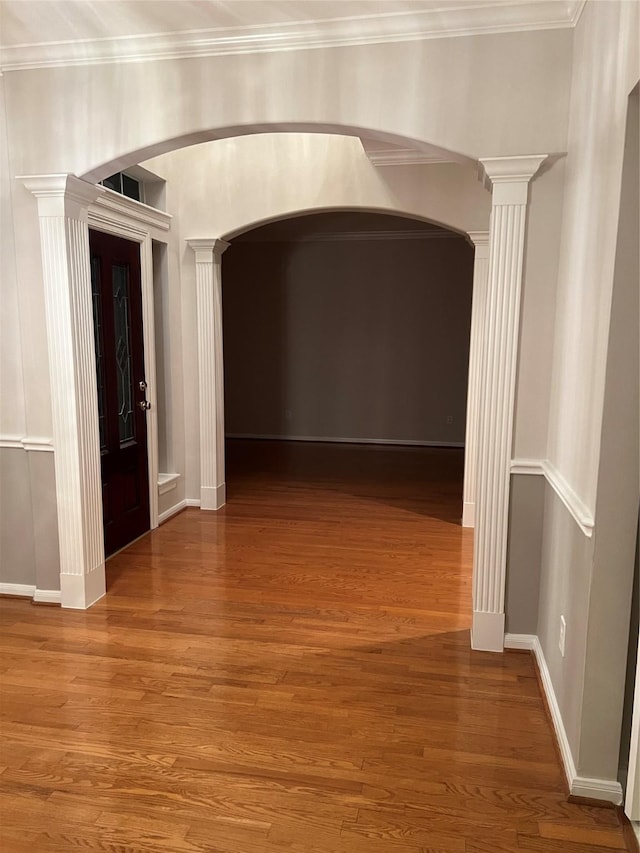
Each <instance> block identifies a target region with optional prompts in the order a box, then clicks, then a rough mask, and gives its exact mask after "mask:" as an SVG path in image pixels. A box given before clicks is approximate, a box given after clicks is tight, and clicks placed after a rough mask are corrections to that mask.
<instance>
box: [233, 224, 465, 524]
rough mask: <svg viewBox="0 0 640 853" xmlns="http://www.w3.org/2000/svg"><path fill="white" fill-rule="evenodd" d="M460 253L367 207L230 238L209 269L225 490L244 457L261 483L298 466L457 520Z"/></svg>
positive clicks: (461, 417) (461, 241) (453, 244)
mask: <svg viewBox="0 0 640 853" xmlns="http://www.w3.org/2000/svg"><path fill="white" fill-rule="evenodd" d="M473 263H474V252H473V248H472V246H471V245H470V244H469V243H468V242H467V240H466V239H465V238H464V237H462V236H461V235H459V234H457V233H455V232H451V231H448V230H446V229H443V228H440V227H438V226H435V225H431V224H430V223H426V222H421V221H416V220H412V219H407V218H403V217H399V216H393V215H388V214H382V213H374V212H362V211H357V212H356V211H339V212H337V211H334V212H323V213H317V214H310V215H306V216H302V217H295V218H291V219H288V220H280V221H278V222H273V223H270V224H268V225H265V226H262V227H259V228H256V229H253V230H252V231H250V232H246V233H245V234H243V235H241V236H240V237H238V238H236V239H234V240H233V241H232V243H231V246H230V248H229V249H227V250H226V252H225V254H224V256H223V276H222V281H223V328H224V365H225V425H226V436H227V476H226V483H227V500H228V501H233V496H234V489H235V488H236V487H237V488H240V489H243V488H244V487H245V486H247V487H248V484H249V481H250V480H251V475H250V468H251V464H253V465H255V466H257V467H258V468H259V469H260V470H262V471H263V472H264V473H268V477H269V478H271V482H272V483H275V482H276V481H277V477H278V476H281V477H282V478H283V480H282V482H285V481H287V482H288V483H289V484H290V485H291V483H292V482H298V483H301V482H302V481H304V479H305V477H306V478H307V479H308V481H309V482H316V484H317V486H318V489H320V488H321V486H320V483H323V484H324V486H327V487H329V488H334V489H336V490H342V491H344V489H345V488H346V489H347V490H352V491H355V492H358V493H361V494H366V493H368V494H369V495H370V496H371V497H372V499H374V500H377V501H382V502H384V500H385V496H386V498H388V500H389V504H390V506H391V505H394V506H396V505H398V503H402V502H403V501H404V502H407V503H410V504H412V506H413V510H412V511H413V512H423V513H424V514H425V515H427V514H432V515H436V516H439V517H441V518H442V519H443V520H445V519H446V521H447V523H452V524H456V525H459V524H460V521H461V517H462V477H463V469H464V442H465V425H466V400H467V380H468V364H469V333H470V321H471V296H472V284H473ZM252 442H253V446H251V443H252ZM276 442H277V445H276ZM269 445H271V449H269ZM286 445H289V448H288V449H287V447H286ZM310 445H313V447H311V446H310ZM269 457H271V460H272V462H273V464H271V463H270V462H269ZM278 467H279V471H278ZM412 469H413V471H414V472H415V471H420V472H421V475H420V477H416V476H413V475H412V474H411V470H412ZM402 472H404V474H403V473H402ZM430 472H433V473H434V476H433V477H430ZM398 474H402V476H401V477H400V478H399V477H398ZM405 475H406V477H405V480H406V483H405V485H406V488H405V487H404V486H403V484H402V478H403V477H404V476H405ZM292 477H293V480H292ZM236 478H238V479H236ZM274 478H275V479H274ZM420 480H421V481H422V484H421V483H420ZM409 482H410V488H409ZM253 487H257V483H254V485H253ZM438 495H439V497H440V498H441V500H440V506H437V504H438Z"/></svg>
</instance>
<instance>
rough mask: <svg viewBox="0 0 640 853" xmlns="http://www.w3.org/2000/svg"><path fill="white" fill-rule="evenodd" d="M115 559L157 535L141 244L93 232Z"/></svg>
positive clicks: (105, 490) (107, 527)
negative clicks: (152, 522) (152, 515)
mask: <svg viewBox="0 0 640 853" xmlns="http://www.w3.org/2000/svg"><path fill="white" fill-rule="evenodd" d="M89 245H90V249H91V288H92V294H93V322H94V329H95V338H96V375H97V380H98V417H99V427H100V455H101V460H102V507H103V514H104V543H105V551H106V553H107V554H113V552H114V551H117V550H118V549H119V548H122V547H123V546H124V545H126V544H128V543H129V542H131V541H133V540H134V539H135V538H136V537H138V536H141V535H142V534H143V533H145V532H146V531H147V530H149V471H148V467H147V424H146V408H145V406H147V405H148V404H147V403H146V394H145V389H146V382H145V376H144V346H143V338H142V290H141V285H140V245H139V244H138V243H132V242H130V241H129V240H123V239H121V238H120V237H113V236H111V235H110V234H103V233H102V232H100V231H93V230H92V231H90V232H89Z"/></svg>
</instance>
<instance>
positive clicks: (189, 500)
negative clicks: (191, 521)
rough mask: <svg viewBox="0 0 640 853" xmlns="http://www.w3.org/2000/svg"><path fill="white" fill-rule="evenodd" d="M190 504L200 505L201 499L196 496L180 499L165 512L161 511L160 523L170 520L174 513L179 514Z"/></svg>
mask: <svg viewBox="0 0 640 853" xmlns="http://www.w3.org/2000/svg"><path fill="white" fill-rule="evenodd" d="M188 506H197V507H199V506H200V501H199V500H196V499H194V498H185V499H184V500H183V501H179V502H178V503H177V504H174V505H173V506H171V507H169V509H166V510H165V511H164V512H161V513H160V515H159V516H158V524H162V522H163V521H168V520H169V519H170V518H172V517H173V516H174V515H177V514H178V513H179V512H180V511H181V510H183V509H185V508H186V507H188Z"/></svg>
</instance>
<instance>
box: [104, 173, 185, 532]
mask: <svg viewBox="0 0 640 853" xmlns="http://www.w3.org/2000/svg"><path fill="white" fill-rule="evenodd" d="M88 225H89V228H90V229H92V230H94V231H102V232H104V233H106V234H112V235H113V236H115V237H122V238H123V239H124V240H129V241H130V242H133V243H138V244H139V246H140V283H141V287H142V337H143V344H144V370H145V381H146V383H147V389H146V399H147V400H148V401H149V403H151V408H150V409H149V411H148V412H147V460H148V473H149V528H150V529H151V530H153V529H154V528H156V527H157V526H158V473H159V470H158V409H157V393H156V389H157V382H156V343H155V314H154V298H153V297H154V294H153V254H152V241H153V240H156V241H157V242H162V243H167V242H168V238H167V232H168V231H169V230H170V227H171V216H170V214H168V213H165V212H164V211H161V210H157V209H156V208H153V207H149V206H148V205H146V204H142V203H141V202H138V201H134V200H133V199H130V198H128V197H127V196H123V195H120V194H119V193H116V192H113V191H112V190H108V189H106V188H105V190H104V193H101V194H100V195H99V196H98V198H97V199H96V200H95V201H94V202H93V203H92V204H90V205H89V217H88Z"/></svg>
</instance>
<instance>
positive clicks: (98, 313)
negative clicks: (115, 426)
mask: <svg viewBox="0 0 640 853" xmlns="http://www.w3.org/2000/svg"><path fill="white" fill-rule="evenodd" d="M91 304H92V306H93V334H94V338H95V347H96V382H97V385H98V429H99V430H100V450H106V447H107V432H106V426H107V425H106V421H105V412H106V405H105V387H104V342H103V340H102V304H101V302H100V258H97V257H93V258H91Z"/></svg>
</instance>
